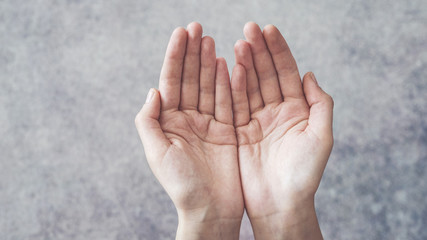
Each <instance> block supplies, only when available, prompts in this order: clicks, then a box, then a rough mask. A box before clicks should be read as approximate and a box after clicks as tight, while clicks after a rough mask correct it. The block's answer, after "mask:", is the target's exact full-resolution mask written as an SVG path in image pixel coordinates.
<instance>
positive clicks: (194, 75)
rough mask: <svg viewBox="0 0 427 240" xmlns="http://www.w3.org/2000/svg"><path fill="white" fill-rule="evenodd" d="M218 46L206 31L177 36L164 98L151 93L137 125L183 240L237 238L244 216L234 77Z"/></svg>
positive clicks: (165, 72) (194, 27)
mask: <svg viewBox="0 0 427 240" xmlns="http://www.w3.org/2000/svg"><path fill="white" fill-rule="evenodd" d="M214 45H215V44H214V41H213V39H212V38H210V37H203V38H202V27H201V26H200V24H197V23H192V24H190V25H189V26H188V27H187V30H186V29H184V28H178V29H176V30H175V31H174V32H173V34H172V36H171V39H170V42H169V45H168V48H167V51H166V56H165V60H164V63H163V68H162V71H161V76H160V83H159V91H157V90H155V89H151V90H150V92H149V94H148V96H147V102H146V103H145V104H144V106H143V108H142V109H141V111H140V112H139V113H138V115H137V117H136V120H135V121H136V126H137V128H138V131H139V134H140V136H141V139H142V142H143V145H144V149H145V153H146V156H147V160H148V163H149V165H150V167H151V169H152V171H153V173H154V174H155V176H156V177H157V178H158V180H159V182H160V183H161V184H162V186H163V187H164V188H165V190H166V192H167V193H168V194H169V196H170V197H171V199H172V201H173V203H174V204H175V206H176V208H177V211H178V216H179V222H180V223H179V227H178V233H177V238H180V237H179V236H182V237H185V238H186V239H191V237H192V236H193V237H195V238H197V235H198V236H199V237H200V235H204V236H205V239H209V234H207V233H206V230H207V231H211V233H213V232H214V235H215V236H216V237H219V236H221V238H224V239H226V238H227V237H226V236H227V235H230V234H231V235H233V236H234V237H236V234H237V237H238V234H239V228H240V221H241V218H242V215H243V209H244V203H243V195H242V190H241V183H240V177H239V167H238V155H237V139H236V135H235V130H234V126H233V115H232V99H231V90H230V80H229V74H228V70H227V65H226V62H225V60H224V59H223V58H216V55H215V46H214ZM206 228H208V229H206ZM212 236H213V235H211V237H212Z"/></svg>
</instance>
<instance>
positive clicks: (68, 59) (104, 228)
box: [0, 0, 427, 240]
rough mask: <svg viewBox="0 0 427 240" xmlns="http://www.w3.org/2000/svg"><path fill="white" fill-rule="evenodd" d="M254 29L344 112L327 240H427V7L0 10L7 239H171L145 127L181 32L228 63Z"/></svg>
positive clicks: (130, 0)
mask: <svg viewBox="0 0 427 240" xmlns="http://www.w3.org/2000/svg"><path fill="white" fill-rule="evenodd" d="M250 20H251V21H256V22H258V23H259V24H260V25H261V26H263V25H266V24H267V23H272V24H275V25H277V27H278V28H279V29H280V30H281V31H282V33H283V34H284V35H285V37H286V38H287V40H288V43H289V45H290V47H291V49H292V51H293V54H294V56H295V58H296V60H297V62H298V64H299V67H300V70H301V72H302V73H304V72H306V71H314V72H315V73H316V76H317V79H318V80H319V82H320V84H321V85H322V86H323V88H324V89H325V90H326V91H327V92H329V93H330V94H331V95H332V96H333V97H334V99H335V112H334V114H335V116H334V117H335V119H334V120H335V122H334V133H335V139H336V141H335V146H334V150H333V153H332V156H331V158H330V160H329V164H328V166H327V168H326V171H325V174H324V177H323V181H322V184H321V186H320V189H319V191H318V194H317V198H316V207H317V211H318V215H319V219H320V224H321V228H322V230H323V234H324V236H325V238H326V239H427V230H426V226H427V206H426V198H427V184H426V180H427V177H426V165H427V162H426V161H427V105H426V102H427V70H426V69H427V68H426V67H427V54H426V52H427V40H426V36H427V28H426V22H427V2H426V1H424V0H413V1H386V0H378V1H339V0H327V1H308V0H303V1H278V0H277V1H268V2H267V1H255V0H253V1H224V0H218V1H210V2H203V1H191V0H181V1H173V2H172V1H161V0H159V1H148V0H143V1H137V0H114V1H101V0H94V1H83V0H74V1H71V0H69V1H53V0H50V1H49V0H35V1H23V0H3V1H0V239H2V240H24V239H33V240H38V239H40V240H41V239H43V240H50V239H52V240H61V239H64V240H65V239H76V240H80V239H82V240H83V239H106V240H108V239H130V240H133V239H171V238H173V236H174V233H175V229H176V225H177V217H176V213H175V210H174V207H173V205H172V202H171V201H170V200H169V198H168V196H167V195H166V193H165V192H164V191H163V190H162V188H161V186H160V185H159V184H158V182H157V181H156V179H155V178H154V176H153V175H152V173H151V171H150V169H149V168H148V165H147V163H146V161H145V157H144V152H143V149H142V145H141V143H140V140H139V138H138V135H137V132H136V130H135V127H134V123H133V120H134V116H135V114H136V113H137V112H138V111H139V109H140V107H141V106H142V103H143V102H144V99H145V95H146V93H147V91H148V89H149V88H150V87H153V86H154V87H156V86H157V80H158V77H159V71H160V68H161V63H162V60H163V56H164V52H165V49H166V44H167V42H168V39H169V35H170V33H171V32H172V30H173V29H174V28H175V27H177V26H186V25H187V24H188V23H189V22H191V21H199V22H200V23H201V24H202V25H203V27H204V29H205V34H208V35H211V36H213V37H214V38H215V40H216V43H217V55H218V56H224V57H225V58H226V59H227V61H228V63H229V64H230V65H232V63H233V62H234V61H233V51H232V50H233V45H234V42H235V41H236V40H238V39H240V38H243V34H242V28H243V25H244V23H245V22H247V21H250ZM229 67H231V66H229ZM241 231H242V234H241V239H252V234H251V229H250V226H249V224H248V221H247V219H245V220H244V223H243V226H242V230H241Z"/></svg>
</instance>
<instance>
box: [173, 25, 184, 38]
mask: <svg viewBox="0 0 427 240" xmlns="http://www.w3.org/2000/svg"><path fill="white" fill-rule="evenodd" d="M184 35H185V36H186V35H187V30H186V29H185V28H183V27H177V28H175V30H173V32H172V36H173V37H174V36H184Z"/></svg>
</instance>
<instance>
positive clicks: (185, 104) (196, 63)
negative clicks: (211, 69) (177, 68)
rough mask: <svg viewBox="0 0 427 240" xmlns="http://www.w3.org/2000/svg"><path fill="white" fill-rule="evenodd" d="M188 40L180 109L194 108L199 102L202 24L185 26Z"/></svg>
mask: <svg viewBox="0 0 427 240" xmlns="http://www.w3.org/2000/svg"><path fill="white" fill-rule="evenodd" d="M187 32H188V40H187V49H186V52H185V59H184V69H183V72H182V85H181V103H180V109H183V110H195V109H197V103H198V102H199V77H200V42H201V40H202V26H201V25H200V24H199V23H190V24H189V25H188V27H187Z"/></svg>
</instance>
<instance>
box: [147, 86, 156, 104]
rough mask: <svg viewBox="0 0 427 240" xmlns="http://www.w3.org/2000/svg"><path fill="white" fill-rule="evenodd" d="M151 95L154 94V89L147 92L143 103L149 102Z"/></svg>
mask: <svg viewBox="0 0 427 240" xmlns="http://www.w3.org/2000/svg"><path fill="white" fill-rule="evenodd" d="M153 96H154V90H153V89H150V91H149V92H148V94H147V99H145V103H150V102H151V99H152V98H153Z"/></svg>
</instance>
